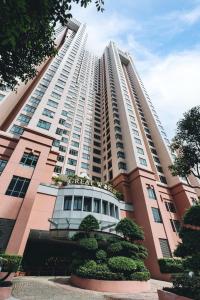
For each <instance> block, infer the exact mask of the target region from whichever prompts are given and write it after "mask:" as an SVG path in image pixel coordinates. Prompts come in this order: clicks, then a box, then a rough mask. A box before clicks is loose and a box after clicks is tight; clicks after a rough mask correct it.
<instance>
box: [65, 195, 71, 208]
mask: <svg viewBox="0 0 200 300" xmlns="http://www.w3.org/2000/svg"><path fill="white" fill-rule="evenodd" d="M71 209H72V196H65V197H64V210H71Z"/></svg>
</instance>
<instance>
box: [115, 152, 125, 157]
mask: <svg viewBox="0 0 200 300" xmlns="http://www.w3.org/2000/svg"><path fill="white" fill-rule="evenodd" d="M117 157H118V158H120V157H121V158H125V154H124V152H122V151H118V152H117Z"/></svg>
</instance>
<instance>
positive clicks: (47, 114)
mask: <svg viewBox="0 0 200 300" xmlns="http://www.w3.org/2000/svg"><path fill="white" fill-rule="evenodd" d="M42 114H43V115H44V116H47V117H49V118H51V119H53V117H54V115H55V112H54V111H52V110H49V109H47V108H44V110H43V112H42Z"/></svg>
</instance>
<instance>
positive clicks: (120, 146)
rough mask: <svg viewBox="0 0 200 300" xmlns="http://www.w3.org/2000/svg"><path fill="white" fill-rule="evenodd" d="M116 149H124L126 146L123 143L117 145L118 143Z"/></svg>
mask: <svg viewBox="0 0 200 300" xmlns="http://www.w3.org/2000/svg"><path fill="white" fill-rule="evenodd" d="M116 147H117V148H121V149H123V148H124V145H123V144H122V143H120V142H117V143H116Z"/></svg>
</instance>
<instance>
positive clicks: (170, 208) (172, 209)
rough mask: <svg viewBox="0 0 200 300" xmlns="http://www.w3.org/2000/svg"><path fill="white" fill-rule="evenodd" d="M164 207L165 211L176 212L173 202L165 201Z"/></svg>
mask: <svg viewBox="0 0 200 300" xmlns="http://www.w3.org/2000/svg"><path fill="white" fill-rule="evenodd" d="M165 207H166V209H167V211H170V212H172V213H176V208H175V206H174V203H172V202H167V201H165Z"/></svg>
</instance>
